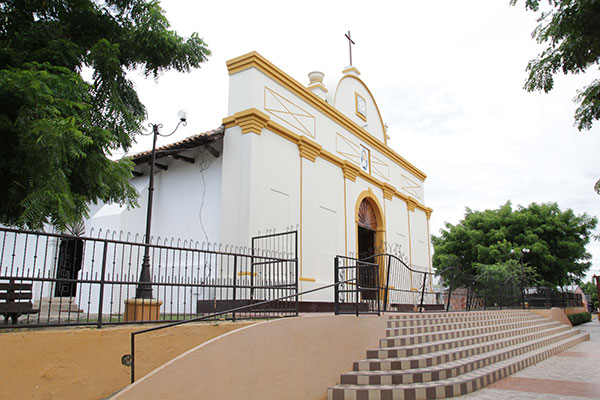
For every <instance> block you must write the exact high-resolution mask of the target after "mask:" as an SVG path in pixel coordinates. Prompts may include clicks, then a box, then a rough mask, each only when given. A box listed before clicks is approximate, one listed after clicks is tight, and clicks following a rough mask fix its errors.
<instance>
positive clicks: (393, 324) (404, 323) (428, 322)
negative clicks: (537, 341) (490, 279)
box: [387, 314, 543, 328]
mask: <svg viewBox="0 0 600 400" xmlns="http://www.w3.org/2000/svg"><path fill="white" fill-rule="evenodd" d="M537 318H538V319H543V317H542V316H537ZM501 319H515V320H516V319H521V320H523V319H534V318H532V317H531V316H530V315H522V314H514V315H512V314H508V315H504V316H502V317H501V318H484V317H483V316H476V317H468V316H465V317H447V318H428V319H424V318H422V319H414V320H411V319H394V320H391V319H390V320H388V321H387V327H388V328H403V327H412V326H435V325H438V324H452V323H473V322H474V323H481V322H488V321H489V323H491V324H493V323H494V321H498V320H501Z"/></svg>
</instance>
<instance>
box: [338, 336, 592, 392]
mask: <svg viewBox="0 0 600 400" xmlns="http://www.w3.org/2000/svg"><path fill="white" fill-rule="evenodd" d="M585 340H589V334H587V333H585V334H584V333H579V332H578V331H576V334H575V335H573V336H570V337H568V338H565V339H562V340H559V341H557V342H555V343H552V344H548V345H546V346H543V347H541V348H539V349H536V350H532V351H528V352H526V353H523V354H521V355H519V356H516V357H513V358H510V359H507V360H503V361H498V362H495V363H493V364H490V365H488V366H485V367H482V368H478V369H476V370H474V371H471V372H467V373H464V374H461V375H459V376H456V377H452V378H447V379H442V380H437V381H431V382H422V383H410V384H398V385H348V384H340V385H337V386H334V387H331V388H329V390H328V393H327V398H328V400H350V399H353V400H410V399H444V398H448V397H453V396H460V395H464V394H468V393H470V392H472V391H474V390H478V389H480V388H482V387H484V386H486V385H489V384H491V383H493V382H495V381H496V380H498V379H501V378H504V377H506V376H508V375H511V374H513V373H515V372H517V371H520V370H521V369H523V368H526V367H528V366H530V365H533V364H536V363H538V362H540V361H542V360H545V359H546V358H548V357H550V356H552V355H554V354H557V353H560V352H562V351H564V350H566V349H568V348H570V347H572V346H574V345H576V344H578V343H581V342H582V341H585Z"/></svg>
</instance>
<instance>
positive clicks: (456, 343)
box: [367, 320, 566, 358]
mask: <svg viewBox="0 0 600 400" xmlns="http://www.w3.org/2000/svg"><path fill="white" fill-rule="evenodd" d="M561 325H562V324H560V323H558V322H553V321H547V320H545V323H542V324H540V325H533V326H530V327H526V328H516V329H507V330H502V329H501V328H498V330H496V331H494V332H491V333H488V334H485V335H473V336H466V337H460V338H454V339H448V340H440V341H437V342H427V343H420V344H415V345H407V346H401V347H387V348H378V349H369V350H367V358H393V357H410V356H417V355H420V354H425V353H433V352H436V351H440V350H448V349H453V348H456V347H462V346H468V345H473V344H477V343H484V342H488V341H492V340H498V339H502V338H507V337H511V336H515V335H518V334H519V333H524V334H525V333H531V332H536V331H540V330H543V329H548V328H552V327H555V326H561ZM564 326H566V325H564Z"/></svg>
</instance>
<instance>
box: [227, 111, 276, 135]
mask: <svg viewBox="0 0 600 400" xmlns="http://www.w3.org/2000/svg"><path fill="white" fill-rule="evenodd" d="M270 119H271V118H270V117H269V116H268V115H267V114H265V113H263V112H262V111H260V110H258V109H256V108H249V109H247V110H244V111H240V112H238V113H235V114H234V115H233V116H230V117H227V118H224V119H223V125H225V128H229V127H230V126H234V125H237V126H239V127H240V128H242V134H244V133H255V134H257V135H260V134H261V133H262V130H263V128H264V127H265V126H267V123H268V122H269V120H270Z"/></svg>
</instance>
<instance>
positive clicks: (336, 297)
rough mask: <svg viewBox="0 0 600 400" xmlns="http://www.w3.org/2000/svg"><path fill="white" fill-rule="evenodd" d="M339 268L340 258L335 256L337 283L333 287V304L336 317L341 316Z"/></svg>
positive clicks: (334, 279) (335, 281) (334, 272)
mask: <svg viewBox="0 0 600 400" xmlns="http://www.w3.org/2000/svg"><path fill="white" fill-rule="evenodd" d="M339 268H340V259H339V258H338V256H335V258H334V259H333V274H334V277H333V282H334V283H335V286H334V287H333V296H334V298H333V304H334V312H335V315H339V302H340V299H339V296H340V285H339V284H338V282H339V280H338V275H339Z"/></svg>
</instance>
